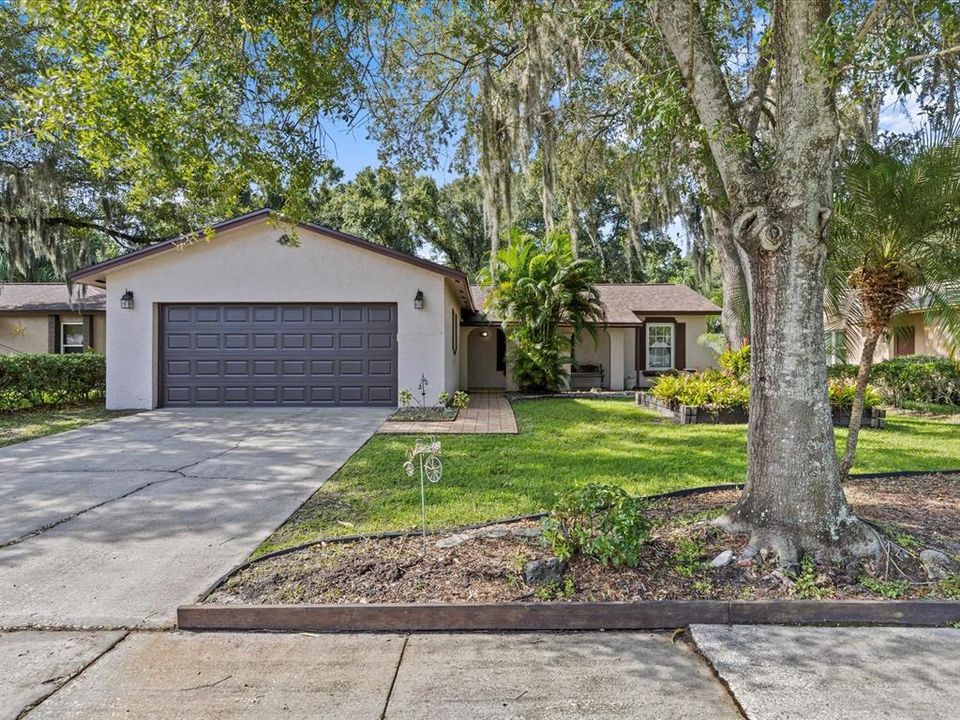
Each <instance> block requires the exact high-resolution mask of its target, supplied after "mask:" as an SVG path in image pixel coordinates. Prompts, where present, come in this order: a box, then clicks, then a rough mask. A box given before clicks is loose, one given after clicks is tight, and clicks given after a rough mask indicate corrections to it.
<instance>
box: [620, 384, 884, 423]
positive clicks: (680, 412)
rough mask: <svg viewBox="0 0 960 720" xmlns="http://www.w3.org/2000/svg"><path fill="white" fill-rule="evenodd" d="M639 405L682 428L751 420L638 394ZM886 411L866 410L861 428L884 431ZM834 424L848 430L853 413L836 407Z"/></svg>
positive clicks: (739, 410) (742, 412)
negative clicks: (676, 423) (664, 416)
mask: <svg viewBox="0 0 960 720" xmlns="http://www.w3.org/2000/svg"><path fill="white" fill-rule="evenodd" d="M636 398H637V405H640V406H643V407H649V408H651V409H653V410H656V411H658V412H660V413H662V414H664V415H667V416H668V417H672V418H673V419H674V420H676V421H677V422H678V423H680V424H681V425H697V424H712V425H741V424H744V423H746V422H748V420H749V419H750V416H749V415H748V413H747V408H745V407H729V408H724V407H716V406H702V405H701V406H693V405H681V404H671V403H666V402H664V401H662V400H660V399H659V398H657V397H656V396H654V395H653V394H651V393H649V392H644V391H640V392H638V393H636ZM886 417H887V411H886V410H882V409H881V408H878V407H872V408H864V410H863V415H861V418H860V423H861V426H862V427H865V428H867V427H871V428H877V429H881V428H884V427H886V424H887V421H886ZM833 424H834V425H835V426H837V427H846V426H848V425H849V424H850V409H849V407H847V408H840V407H834V408H833Z"/></svg>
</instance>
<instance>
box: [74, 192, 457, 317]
mask: <svg viewBox="0 0 960 720" xmlns="http://www.w3.org/2000/svg"><path fill="white" fill-rule="evenodd" d="M270 216H273V217H274V218H276V219H277V220H278V221H280V222H286V223H290V224H292V225H294V226H296V227H298V228H301V229H304V230H309V231H311V232H315V233H319V234H321V235H327V236H329V237H332V238H335V239H336V240H342V241H343V242H345V243H348V244H350V245H353V246H355V247H359V248H362V249H364V250H370V251H372V252H375V253H378V254H380V255H384V256H386V257H389V258H392V259H394V260H399V261H401V262H405V263H408V264H410V265H416V266H417V267H420V268H423V269H424V270H429V271H430V272H435V273H438V274H440V275H444V276H445V277H448V278H450V279H452V280H457V281H460V282H462V283H463V284H464V289H465V298H466V300H467V302H468V303H469V304H468V307H469V308H470V309H471V310H475V309H476V308H475V306H474V303H473V296H472V295H471V294H470V282H469V280H468V278H467V275H466V273H464V272H462V271H460V270H457V269H455V268H451V267H447V266H446V265H440V264H439V263H435V262H431V261H430V260H424V259H423V258H418V257H415V256H413V255H408V254H407V253H404V252H400V251H399V250H394V249H393V248H388V247H384V246H383V245H378V244H376V243H373V242H370V241H369V240H364V239H363V238H359V237H357V236H355V235H350V234H348V233H344V232H340V231H339V230H334V229H333V228H328V227H325V226H323V225H317V224H315V223H310V222H304V221H293V220H290V219H289V218H285V217H283V216H282V215H280V214H279V213H276V212H274V211H273V210H271V209H270V208H264V209H262V210H257V211H255V212H252V213H247V214H246V215H241V216H240V217H235V218H231V219H230V220H224V221H223V222H220V223H215V224H213V225H211V226H210V228H209V229H210V230H211V231H213V232H224V231H226V230H232V229H233V228H236V227H239V226H241V225H246V224H247V223H251V222H255V221H257V220H261V219H263V218H265V217H270ZM198 232H199V231H194V232H191V233H185V234H183V235H178V236H176V237H172V238H168V239H166V240H162V241H161V242H158V243H157V244H155V245H150V246H149V247H145V248H142V249H140V250H134V251H133V252H129V253H126V254H124V255H121V256H119V257H115V258H111V259H109V260H104V261H103V262H99V263H96V264H94V265H89V266H87V267H85V268H81V269H79V270H74V271H73V272H72V273H70V274H68V275H67V280H68V281H69V282H84V281H88V282H90V281H92V276H95V275H98V274H99V273H101V272H103V271H105V270H111V269H113V268H116V267H119V266H121V265H126V264H127V263H130V262H134V261H136V260H142V259H144V258H147V257H151V256H153V255H156V254H158V253H161V252H165V251H167V250H171V249H173V248H174V247H176V246H177V245H178V244H181V243H184V242H187V241H189V240H190V239H191V238H192V237H193V236H195V235H196V234H197V233H198Z"/></svg>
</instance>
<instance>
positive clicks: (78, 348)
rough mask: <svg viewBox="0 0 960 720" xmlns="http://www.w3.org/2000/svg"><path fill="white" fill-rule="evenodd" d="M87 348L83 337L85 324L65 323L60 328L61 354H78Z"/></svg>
mask: <svg viewBox="0 0 960 720" xmlns="http://www.w3.org/2000/svg"><path fill="white" fill-rule="evenodd" d="M86 348H87V342H86V338H84V336H83V323H63V324H62V325H61V326H60V352H62V353H78V352H81V353H82V352H83V351H84V350H86Z"/></svg>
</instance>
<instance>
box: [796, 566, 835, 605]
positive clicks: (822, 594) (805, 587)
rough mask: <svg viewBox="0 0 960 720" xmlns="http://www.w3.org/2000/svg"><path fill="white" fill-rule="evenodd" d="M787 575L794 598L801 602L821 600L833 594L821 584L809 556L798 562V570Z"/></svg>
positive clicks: (815, 567)
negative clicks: (789, 578)
mask: <svg viewBox="0 0 960 720" xmlns="http://www.w3.org/2000/svg"><path fill="white" fill-rule="evenodd" d="M788 574H789V575H790V577H791V579H792V580H793V582H794V584H793V594H794V596H796V597H798V598H800V599H802V600H823V599H824V598H828V597H830V596H831V595H832V594H833V591H832V590H830V588H828V587H824V586H823V585H822V584H821V582H820V575H819V573H818V572H817V565H816V563H815V562H814V561H813V558H811V557H809V556H808V557H804V558H803V560H801V561H800V568H799V570H797V571H794V572H792V573H788Z"/></svg>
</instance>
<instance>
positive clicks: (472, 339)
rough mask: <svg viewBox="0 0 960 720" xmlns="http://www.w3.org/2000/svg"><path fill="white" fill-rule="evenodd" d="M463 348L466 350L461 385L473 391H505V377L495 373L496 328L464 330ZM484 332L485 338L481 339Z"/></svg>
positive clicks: (502, 374) (500, 373)
mask: <svg viewBox="0 0 960 720" xmlns="http://www.w3.org/2000/svg"><path fill="white" fill-rule="evenodd" d="M464 330H465V331H466V332H465V333H463V336H462V337H463V340H464V348H465V350H466V356H467V357H466V360H467V361H466V362H465V365H466V367H465V374H464V376H463V377H464V378H465V382H463V383H462V384H463V385H464V386H465V387H466V388H468V389H473V390H481V389H497V390H505V389H507V377H506V375H505V374H504V373H503V372H498V371H497V328H477V327H475V328H464ZM484 331H486V333H487V336H486V337H483V332H484Z"/></svg>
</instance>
